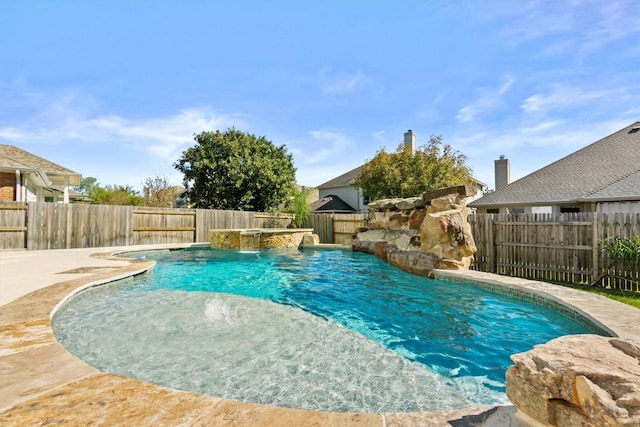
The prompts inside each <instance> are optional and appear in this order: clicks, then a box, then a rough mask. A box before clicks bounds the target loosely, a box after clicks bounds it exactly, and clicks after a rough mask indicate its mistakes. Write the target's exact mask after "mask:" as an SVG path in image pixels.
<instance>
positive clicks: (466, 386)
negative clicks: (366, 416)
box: [52, 249, 595, 412]
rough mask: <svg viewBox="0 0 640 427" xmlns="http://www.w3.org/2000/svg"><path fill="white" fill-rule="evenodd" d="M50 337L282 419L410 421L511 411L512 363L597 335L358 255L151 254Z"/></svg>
mask: <svg viewBox="0 0 640 427" xmlns="http://www.w3.org/2000/svg"><path fill="white" fill-rule="evenodd" d="M130 256H135V257H140V256H146V257H147V258H153V259H156V260H158V264H157V266H156V267H155V268H154V270H153V271H152V272H150V273H148V274H144V275H140V276H137V277H135V278H131V279H126V280H122V281H119V282H114V283H113V284H110V285H107V286H101V287H98V288H95V289H93V290H91V291H86V292H83V293H81V294H79V295H78V296H76V297H75V298H73V299H72V300H71V301H70V302H69V303H67V304H65V305H64V306H62V307H61V308H60V310H59V311H58V312H56V314H55V315H54V318H53V322H52V323H53V328H54V332H55V333H56V336H57V338H58V340H59V341H60V342H62V343H63V344H64V345H65V347H66V348H67V349H68V350H70V351H71V352H72V353H74V354H76V355H77V356H78V357H80V358H82V359H83V360H85V361H87V362H88V363H90V364H92V365H94V366H96V367H97V368H99V369H101V370H103V371H108V372H114V373H119V374H123V375H127V376H131V377H134V378H139V379H142V380H146V381H149V382H153V383H155V384H159V385H163V386H168V387H172V388H177V389H182V390H190V391H196V392H201V393H206V394H211V395H216V396H221V397H226V398H232V399H237V400H242V401H250V402H256V403H267V404H273V405H279V406H286V407H297V408H305V409H318V410H326V411H357V412H409V411H432V410H439V409H455V408H463V407H471V406H479V405H492V404H499V403H507V400H506V398H505V396H504V372H505V370H506V368H507V367H508V366H509V365H510V364H511V362H510V360H509V355H510V354H513V353H516V352H520V351H526V350H528V349H529V348H531V347H532V346H533V345H535V344H538V343H542V342H546V341H549V340H550V339H552V338H555V337H557V336H560V335H566V334H575V333H594V332H595V331H593V330H590V329H589V328H587V327H586V326H584V325H582V324H580V323H578V322H576V321H574V320H572V319H569V318H567V317H565V316H562V315H560V314H559V313H557V312H556V311H554V310H551V309H548V308H545V307H541V306H537V305H534V304H531V303H528V302H526V301H522V300H517V299H515V298H512V297H509V296H505V295H500V294H495V293H490V292H488V291H486V290H483V289H482V288H479V287H476V286H473V285H468V284H462V283H457V282H448V281H438V280H431V279H426V278H422V277H417V276H413V275H410V274H407V273H404V272H402V271H399V270H397V269H395V268H392V267H390V266H388V265H387V264H385V263H384V262H382V261H380V260H378V259H377V258H375V257H373V256H371V255H366V254H362V253H352V252H350V251H339V250H336V251H327V250H319V251H318V250H302V251H298V250H292V251H291V250H290V251H259V252H255V251H254V252H250V253H239V252H233V251H224V250H212V249H189V250H179V251H154V252H147V253H144V254H143V253H135V254H131V255H130Z"/></svg>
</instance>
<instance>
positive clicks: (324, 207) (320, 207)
mask: <svg viewBox="0 0 640 427" xmlns="http://www.w3.org/2000/svg"><path fill="white" fill-rule="evenodd" d="M310 208H311V211H312V212H321V213H322V212H355V211H356V210H355V209H354V208H352V207H351V205H349V204H348V203H347V202H345V201H344V200H342V199H341V198H340V197H338V196H335V195H333V194H330V195H328V196H327V197H324V198H322V199H320V200H316V201H315V202H313V203H312V204H311V206H310Z"/></svg>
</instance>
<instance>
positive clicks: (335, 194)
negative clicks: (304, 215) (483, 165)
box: [312, 129, 486, 213]
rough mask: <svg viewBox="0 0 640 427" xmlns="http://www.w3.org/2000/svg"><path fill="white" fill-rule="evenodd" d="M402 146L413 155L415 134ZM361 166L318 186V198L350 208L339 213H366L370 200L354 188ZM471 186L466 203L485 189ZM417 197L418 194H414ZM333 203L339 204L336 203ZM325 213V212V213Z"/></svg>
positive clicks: (406, 135) (476, 183) (475, 184)
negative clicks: (472, 189)
mask: <svg viewBox="0 0 640 427" xmlns="http://www.w3.org/2000/svg"><path fill="white" fill-rule="evenodd" d="M404 144H405V146H406V147H407V149H410V150H411V151H412V152H413V153H415V151H416V135H415V133H414V132H413V131H412V130H411V129H409V130H408V131H407V132H405V133H404ZM363 167H364V165H362V166H358V167H357V168H355V169H353V170H350V171H349V172H347V173H344V174H342V175H340V176H338V177H336V178H333V179H332V180H329V181H327V182H325V183H324V184H321V185H319V186H318V190H319V191H320V193H319V198H320V200H323V199H325V198H328V197H331V198H332V199H333V200H336V198H337V199H339V201H340V202H342V203H343V205H342V207H344V208H345V209H346V208H347V207H350V208H351V209H352V210H351V211H349V212H341V213H356V212H357V213H367V212H368V211H369V210H368V209H367V203H369V202H370V201H371V200H366V199H365V196H364V194H363V192H362V188H359V187H356V186H355V182H356V178H357V177H358V175H359V174H360V172H361V171H362V168H363ZM472 185H473V187H474V190H475V195H474V196H472V197H469V198H468V199H467V201H468V202H469V201H471V200H476V199H477V198H479V197H481V196H482V189H483V187H486V184H484V183H482V182H480V181H478V180H476V179H473V182H472ZM416 196H419V194H416ZM335 203H339V202H338V201H336V202H335ZM345 205H346V206H345ZM312 211H314V212H322V211H321V210H317V211H316V210H313V208H312ZM325 212H326V211H325Z"/></svg>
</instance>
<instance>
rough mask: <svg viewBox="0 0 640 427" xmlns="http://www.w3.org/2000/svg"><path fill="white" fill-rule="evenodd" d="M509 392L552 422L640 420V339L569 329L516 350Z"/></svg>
mask: <svg viewBox="0 0 640 427" xmlns="http://www.w3.org/2000/svg"><path fill="white" fill-rule="evenodd" d="M511 359H512V360H513V361H514V362H515V366H512V367H511V368H509V370H508V371H507V383H506V386H507V397H508V398H509V400H511V402H513V404H514V405H515V406H516V407H517V408H518V409H519V410H520V411H522V412H523V413H525V414H526V415H528V416H529V417H531V418H533V419H534V420H536V421H538V422H540V423H542V424H543V425H550V426H562V427H564V426H594V427H595V426H597V427H600V426H610V427H614V426H640V341H631V340H622V339H619V338H607V337H601V336H597V335H570V336H564V337H560V338H556V339H555V340H552V341H549V342H548V343H546V344H542V345H538V346H536V347H534V348H533V349H532V350H530V351H528V352H526V353H520V354H515V355H513V356H511Z"/></svg>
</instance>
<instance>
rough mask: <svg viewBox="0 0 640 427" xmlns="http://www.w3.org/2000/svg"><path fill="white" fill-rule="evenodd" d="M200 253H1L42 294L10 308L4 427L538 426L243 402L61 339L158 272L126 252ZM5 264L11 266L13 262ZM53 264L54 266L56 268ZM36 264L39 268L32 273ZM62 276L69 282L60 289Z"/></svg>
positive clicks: (0, 314) (493, 411) (5, 321)
mask: <svg viewBox="0 0 640 427" xmlns="http://www.w3.org/2000/svg"><path fill="white" fill-rule="evenodd" d="M190 246H192V245H153V246H151V245H150V246H138V247H131V246H128V247H120V248H93V249H90V250H87V249H85V250H66V251H57V250H56V251H31V252H25V253H21V254H19V255H18V256H13V257H10V256H6V255H5V254H6V253H0V262H2V264H0V267H2V269H3V270H2V273H3V276H4V277H5V278H8V280H10V281H12V282H14V283H16V285H17V286H18V285H20V286H22V285H23V284H24V283H28V284H29V286H30V287H29V288H28V289H31V288H32V287H34V286H35V287H37V289H36V290H32V291H30V292H28V293H25V295H22V296H20V297H18V298H17V299H15V300H12V301H11V302H9V303H6V304H4V305H2V306H0V337H1V340H0V376H1V377H2V381H0V425H3V426H14V425H15V426H23V425H50V424H54V425H87V424H99V425H137V426H162V425H167V426H169V425H171V426H173V425H184V426H206V425H231V426H245V425H246V426H271V425H287V426H289V425H295V426H380V427H390V426H470V425H474V426H496V427H499V426H512V427H518V426H530V425H532V421H531V420H530V419H528V418H527V417H526V416H524V415H522V414H521V413H519V412H517V411H516V409H515V408H514V407H513V406H496V407H484V408H471V409H466V410H458V411H442V412H425V413H337V412H321V411H308V410H301V409H289V408H280V407H274V406H268V405H260V404H253V403H244V402H238V401H234V400H230V399H224V398H219V397H213V396H206V395H201V394H198V393H192V392H183V391H179V390H173V389H168V388H164V387H159V386H156V385H153V384H149V383H146V382H143V381H139V380H135V379H132V378H127V377H124V376H121V375H115V374H110V373H105V372H100V371H99V370H97V369H95V368H93V367H91V366H89V365H88V364H86V363H85V362H83V361H82V360H80V359H78V358H76V357H75V356H73V355H71V354H70V353H69V352H68V351H66V349H65V348H64V347H62V345H60V344H59V343H58V342H57V341H56V339H55V337H54V335H53V331H52V330H51V323H50V316H51V314H52V313H53V311H54V310H55V308H56V307H58V306H59V304H61V303H63V302H64V300H66V299H67V298H69V296H70V295H72V294H74V293H76V292H79V291H80V290H82V289H85V288H87V287H90V286H98V285H101V284H104V283H108V282H111V281H114V280H119V279H121V278H124V277H129V276H132V275H136V274H141V273H143V272H145V271H147V270H148V269H150V268H152V267H153V265H154V262H153V261H151V260H146V259H136V258H121V257H115V255H116V254H118V253H124V252H135V251H140V250H154V249H167V248H180V247H182V248H185V247H190ZM198 246H200V245H198ZM3 257H5V258H11V259H9V260H8V261H7V262H4V261H5V259H3ZM52 260H53V265H48V264H47V263H51V261H52ZM61 260H64V262H62V261H61ZM123 261H126V262H123ZM30 265H31V266H33V267H32V268H29V266H30ZM35 266H38V268H35ZM45 267H46V268H45ZM44 270H46V272H45V271H44ZM47 272H48V273H47ZM57 275H59V276H57ZM436 276H437V277H438V278H443V279H447V280H464V281H466V282H469V281H471V282H473V283H476V284H480V285H482V286H494V287H496V288H498V287H505V288H507V289H511V290H513V289H516V290H517V289H520V290H523V292H524V294H523V295H526V297H527V298H529V297H530V296H531V295H539V296H543V297H545V298H546V297H550V298H551V300H553V301H556V300H557V301H560V303H561V304H563V306H566V307H572V308H571V309H575V310H576V312H577V313H580V314H581V315H586V316H587V318H592V319H593V320H594V321H596V322H600V323H601V324H602V325H603V326H604V327H605V328H608V329H609V330H610V331H612V332H613V333H615V334H617V335H619V336H621V337H626V336H631V335H633V336H636V337H637V336H638V335H639V333H640V310H637V309H635V308H633V307H630V306H627V305H625V304H622V303H618V302H616V301H612V300H608V299H607V298H604V297H601V296H598V295H593V294H588V293H585V292H580V291H577V290H573V289H569V288H562V287H559V286H554V285H550V284H547V283H541V282H534V281H528V280H523V279H515V278H510V277H503V276H497V275H493V274H488V273H479V272H475V271H464V272H458V271H444V270H438V271H437V273H436ZM74 277H75V278H74ZM56 278H59V279H62V280H58V281H56ZM2 280H5V279H2ZM34 282H37V283H34ZM2 286H3V287H4V286H6V283H3V284H2ZM0 289H2V288H0Z"/></svg>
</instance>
